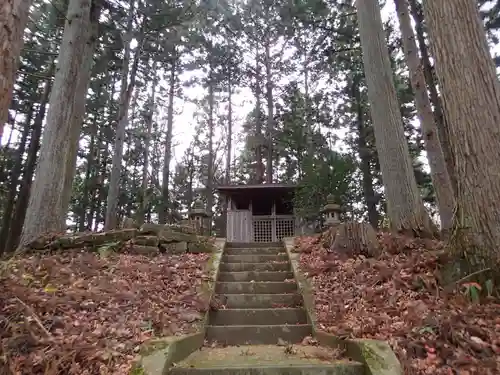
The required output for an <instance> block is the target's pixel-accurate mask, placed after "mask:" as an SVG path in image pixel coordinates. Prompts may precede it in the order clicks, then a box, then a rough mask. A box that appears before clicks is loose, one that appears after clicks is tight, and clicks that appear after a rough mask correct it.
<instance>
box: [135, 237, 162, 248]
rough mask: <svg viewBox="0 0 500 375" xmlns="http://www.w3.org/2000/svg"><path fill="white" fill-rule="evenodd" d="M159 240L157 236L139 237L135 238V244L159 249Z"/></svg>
mask: <svg viewBox="0 0 500 375" xmlns="http://www.w3.org/2000/svg"><path fill="white" fill-rule="evenodd" d="M159 242H160V241H159V239H158V237H157V236H138V237H136V238H134V243H136V244H138V245H144V246H154V247H158V244H159Z"/></svg>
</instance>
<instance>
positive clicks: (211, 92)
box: [206, 52, 215, 235]
mask: <svg viewBox="0 0 500 375" xmlns="http://www.w3.org/2000/svg"><path fill="white" fill-rule="evenodd" d="M209 53H210V52H209ZM209 60H210V62H209V64H210V67H209V69H210V72H209V76H208V79H209V82H208V163H207V186H206V191H207V212H208V214H209V215H212V208H213V202H214V111H215V74H214V73H215V72H214V63H213V61H212V57H211V56H210V57H209ZM207 222H208V234H209V235H210V234H211V232H212V216H210V217H209V218H208V220H207Z"/></svg>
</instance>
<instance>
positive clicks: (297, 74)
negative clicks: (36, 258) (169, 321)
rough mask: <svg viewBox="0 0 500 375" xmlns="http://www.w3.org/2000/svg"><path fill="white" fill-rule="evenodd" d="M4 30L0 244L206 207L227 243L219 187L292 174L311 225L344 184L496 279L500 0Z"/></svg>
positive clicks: (44, 10)
mask: <svg viewBox="0 0 500 375" xmlns="http://www.w3.org/2000/svg"><path fill="white" fill-rule="evenodd" d="M0 25H1V27H0V59H1V64H0V181H1V183H0V254H1V255H2V256H5V257H6V258H8V257H10V256H11V255H12V254H13V253H14V252H15V250H16V249H22V248H24V247H26V246H28V245H29V244H33V243H34V242H35V241H37V240H38V239H40V238H42V237H44V236H45V237H47V236H54V235H56V234H57V235H61V234H64V233H79V232H101V231H111V230H115V229H119V228H122V227H123V222H124V221H125V220H126V219H128V218H132V219H133V220H134V222H135V223H137V224H138V226H140V225H141V224H144V223H150V222H154V223H159V224H175V223H178V222H179V221H180V220H181V219H183V218H186V217H187V214H188V212H189V211H190V209H191V208H192V207H193V203H194V202H195V201H200V200H201V201H202V202H203V204H204V206H205V208H206V211H207V212H209V213H211V214H212V215H213V218H214V219H213V221H212V223H211V226H212V231H211V233H210V234H211V235H213V236H216V235H217V234H220V226H221V220H223V218H224V215H225V213H226V211H227V206H226V205H225V203H224V201H223V200H222V199H221V196H220V195H219V194H218V193H217V187H218V186H221V185H231V184H271V183H283V184H293V185H296V186H297V193H296V195H295V198H294V206H295V209H296V212H297V214H298V215H299V216H300V217H302V218H304V220H309V221H314V220H317V219H318V215H319V212H320V210H321V208H322V207H323V206H324V205H325V203H326V200H327V196H328V195H334V196H335V198H336V201H338V202H339V203H341V205H342V207H343V210H344V215H343V219H344V220H348V221H352V222H366V223H369V224H370V225H371V227H372V228H373V229H374V230H376V231H379V230H380V231H383V232H389V231H390V232H392V233H397V234H398V235H403V236H406V237H409V238H416V239H418V240H426V239H429V240H438V241H443V242H441V243H442V244H443V246H444V247H445V249H446V253H447V256H449V257H450V258H449V259H452V260H449V264H452V265H453V267H455V266H456V269H454V272H455V273H456V274H457V275H459V276H457V277H459V278H461V277H468V276H466V275H474V276H475V279H477V280H478V283H479V284H477V285H478V288H481V286H480V285H483V288H487V289H488V295H490V294H491V293H490V289H494V288H493V286H492V285H498V282H500V275H499V274H498V269H499V268H498V266H499V265H500V253H499V249H500V230H499V229H500V215H499V212H500V173H499V169H498V168H499V167H498V165H497V164H496V163H497V162H498V160H500V151H499V150H500V147H499V146H500V133H499V131H498V121H500V84H499V82H498V74H497V68H498V67H500V54H499V55H497V52H498V51H500V49H498V45H499V43H500V39H499V35H500V34H499V29H500V2H498V1H492V0H476V1H473V0H456V1H442V2H439V1H438V2H435V1H430V0H382V1H378V0H356V1H353V0H281V1H278V0H217V1H212V0H189V1H180V0H164V1H158V0H20V1H15V0H6V1H4V2H3V3H2V4H1V5H0ZM495 155H497V156H495ZM309 245H310V244H309ZM309 245H307V246H309ZM64 256H69V255H64ZM185 256H187V257H188V258H186V262H188V263H189V264H191V266H192V267H194V268H193V270H192V271H190V272H192V273H190V274H189V278H196V277H198V276H199V273H200V272H199V269H198V268H199V267H201V266H200V264H201V263H203V262H205V261H206V258H203V260H200V259H201V258H200V259H198V258H196V259H195V258H190V257H189V254H185ZM48 259H52V258H48ZM53 261H54V262H56V261H55V260H53ZM47 262H49V260H47ZM57 262H59V261H57ZM64 262H66V261H63V263H64ZM80 262H82V264H83V263H85V260H80ZM124 262H125V263H126V265H123V267H124V268H123V269H121V271H120V272H122V273H123V275H126V274H127V270H126V269H125V268H126V267H129V266H130V260H127V261H124ZM127 262H128V263H127ZM171 262H172V260H167V261H166V263H165V267H170V266H172V263H171ZM200 262H201V263H200ZM54 264H55V263H54ZM96 264H97V263H96ZM31 266H33V267H35V266H34V265H31ZM31 266H30V267H31ZM103 267H104V266H103ZM195 269H196V270H198V271H194V270H195ZM154 272H156V273H157V274H159V273H161V271H160V270H159V269H155V271H154ZM124 277H125V276H124ZM193 280H194V279H193ZM196 280H198V279H196ZM188 282H189V281H188ZM197 282H200V283H201V281H200V280H198V281H196V283H197ZM193 283H194V281H193ZM481 283H482V284H481ZM146 284H147V282H146V281H145V284H144V285H146ZM144 288H146V289H147V288H148V286H145V287H144ZM151 293H153V292H152V291H151ZM13 298H14V297H13ZM15 298H17V297H15ZM23 303H24V302H23ZM23 306H24V305H23ZM498 345H500V344H498ZM0 362H1V361H0ZM0 373H1V372H0ZM94 373H95V372H94ZM101 373H104V372H101ZM464 374H465V373H464Z"/></svg>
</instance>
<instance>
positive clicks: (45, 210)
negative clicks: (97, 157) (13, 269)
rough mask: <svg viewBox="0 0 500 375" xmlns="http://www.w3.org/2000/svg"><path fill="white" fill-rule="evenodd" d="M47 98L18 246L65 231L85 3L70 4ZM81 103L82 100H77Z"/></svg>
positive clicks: (76, 0) (86, 22)
mask: <svg viewBox="0 0 500 375" xmlns="http://www.w3.org/2000/svg"><path fill="white" fill-rule="evenodd" d="M66 18H67V20H66V24H65V27H64V34H63V40H62V43H61V48H60V52H59V57H58V69H57V71H56V75H55V78H54V87H53V90H52V92H51V95H50V101H49V112H48V114H47V125H46V127H45V130H44V136H43V140H42V145H41V149H40V159H39V162H38V165H37V169H36V173H35V180H34V182H33V186H32V189H31V190H32V191H31V194H30V200H29V204H28V209H27V210H28V212H29V215H27V216H26V220H25V223H24V228H23V232H22V235H21V241H20V242H21V245H24V244H26V243H28V242H30V241H32V240H34V239H35V238H37V237H39V236H40V235H43V234H44V233H47V232H62V231H64V230H65V216H66V209H67V207H65V202H64V201H65V199H64V197H65V191H64V189H65V181H66V178H67V176H66V174H67V173H68V172H70V171H68V170H67V167H66V165H67V158H68V157H69V156H70V152H71V150H70V149H71V147H72V144H73V142H74V140H73V139H72V138H71V137H72V135H74V134H76V133H77V132H76V131H75V129H73V127H74V126H75V123H74V122H73V121H72V120H73V114H74V111H75V103H76V101H77V100H78V98H77V94H78V92H79V90H78V80H77V77H78V74H79V71H80V70H81V68H82V65H83V64H84V62H85V58H86V56H85V53H86V52H88V50H87V43H88V32H87V30H88V29H89V28H90V27H91V4H90V1H89V0H71V1H70V3H69V5H68V13H67V17H66ZM79 99H80V100H84V98H79Z"/></svg>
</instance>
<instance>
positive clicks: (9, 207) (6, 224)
mask: <svg viewBox="0 0 500 375" xmlns="http://www.w3.org/2000/svg"><path fill="white" fill-rule="evenodd" d="M33 112H34V109H33V107H30V109H29V113H28V115H27V116H26V122H25V124H24V127H23V132H22V134H21V140H20V142H19V147H18V149H17V157H16V159H17V160H16V161H15V163H14V166H13V168H12V170H11V172H10V178H9V189H8V196H7V199H6V206H5V209H4V210H3V218H2V229H1V230H0V254H2V253H3V252H4V251H6V250H7V249H5V244H6V243H7V237H8V235H9V230H10V227H11V223H12V213H13V211H14V204H15V201H16V196H17V187H18V185H19V176H20V175H21V172H22V170H23V156H24V152H25V150H26V144H27V141H28V134H29V132H30V128H31V126H30V125H31V120H32V119H33Z"/></svg>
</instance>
